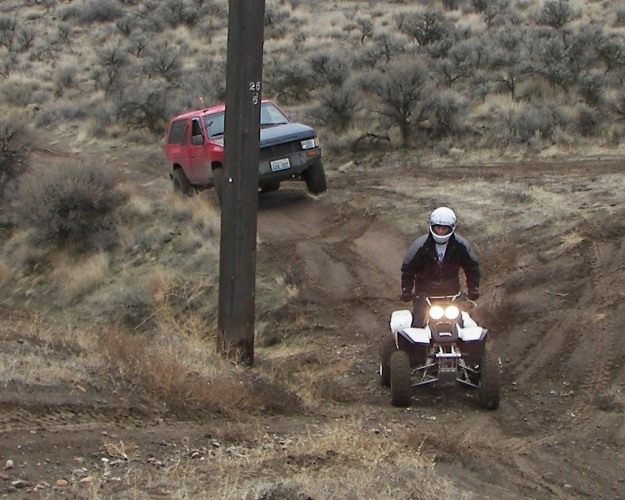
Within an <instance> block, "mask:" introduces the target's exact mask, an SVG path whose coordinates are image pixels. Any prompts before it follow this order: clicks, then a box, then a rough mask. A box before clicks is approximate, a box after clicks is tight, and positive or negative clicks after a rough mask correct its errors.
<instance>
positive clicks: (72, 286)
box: [50, 251, 111, 303]
mask: <svg viewBox="0 0 625 500" xmlns="http://www.w3.org/2000/svg"><path fill="white" fill-rule="evenodd" d="M110 259H111V257H110V255H109V254H107V253H106V252H102V251H100V252H97V253H95V254H93V255H89V256H87V257H86V258H84V259H81V260H78V261H76V258H75V257H71V256H69V255H67V254H63V255H61V256H59V259H58V260H57V262H56V263H55V264H54V269H53V270H52V272H51V273H50V279H51V280H52V281H53V282H54V283H55V285H56V287H57V289H58V290H59V292H60V293H61V297H58V296H57V300H58V301H59V302H60V303H70V302H72V301H73V300H75V299H77V298H78V297H82V296H85V295H87V294H88V293H89V292H91V291H92V290H93V289H94V288H95V287H97V286H98V285H100V284H101V283H102V282H103V281H104V280H105V279H107V277H108V276H109V265H110ZM59 299H60V300H59Z"/></svg>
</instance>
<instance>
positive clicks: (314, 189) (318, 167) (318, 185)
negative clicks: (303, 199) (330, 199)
mask: <svg viewBox="0 0 625 500" xmlns="http://www.w3.org/2000/svg"><path fill="white" fill-rule="evenodd" d="M304 180H305V181H306V187H307V188H308V192H309V193H311V194H321V193H324V192H325V191H326V190H327V185H326V173H325V171H324V170H323V163H321V160H317V161H315V162H314V163H313V164H312V165H311V166H310V167H308V168H307V169H306V171H305V172H304Z"/></svg>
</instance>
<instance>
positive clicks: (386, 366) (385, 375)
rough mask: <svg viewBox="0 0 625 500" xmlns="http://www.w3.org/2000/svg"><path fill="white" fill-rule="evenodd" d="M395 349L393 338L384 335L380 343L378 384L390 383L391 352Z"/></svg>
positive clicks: (386, 384) (385, 385)
mask: <svg viewBox="0 0 625 500" xmlns="http://www.w3.org/2000/svg"><path fill="white" fill-rule="evenodd" d="M396 350H397V346H396V345H395V339H393V338H391V337H386V338H385V339H384V340H383V341H382V343H381V344H380V384H381V385H383V386H384V387H389V386H390V385H391V354H393V353H394V352H395V351H396Z"/></svg>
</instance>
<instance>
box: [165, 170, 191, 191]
mask: <svg viewBox="0 0 625 500" xmlns="http://www.w3.org/2000/svg"><path fill="white" fill-rule="evenodd" d="M171 182H172V184H173V186H174V193H177V194H179V195H180V196H193V194H194V192H195V190H194V189H193V186H192V185H191V183H190V182H189V180H188V179H187V176H186V175H184V172H183V171H182V169H181V168H177V169H175V170H174V171H173V172H172V173H171Z"/></svg>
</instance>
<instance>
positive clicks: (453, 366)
mask: <svg viewBox="0 0 625 500" xmlns="http://www.w3.org/2000/svg"><path fill="white" fill-rule="evenodd" d="M425 300H426V302H427V305H428V307H427V314H426V324H425V326H424V327H423V328H417V327H413V326H411V325H412V312H411V311H408V310H399V311H394V312H393V313H392V314H391V320H390V329H391V334H392V337H391V336H389V337H387V338H386V339H384V340H383V341H382V343H381V345H380V383H381V384H382V385H384V386H390V388H391V401H392V404H393V405H394V406H409V405H410V402H411V399H412V389H413V387H418V386H422V385H428V384H435V383H442V384H445V383H447V384H448V383H459V384H462V385H466V386H469V387H473V388H475V389H477V390H478V393H479V403H480V406H481V407H482V408H484V409H488V410H495V409H497V408H498V407H499V402H500V387H501V372H500V369H499V363H498V359H497V358H496V357H494V356H493V354H492V353H491V352H490V351H489V350H488V349H487V347H486V339H487V337H488V331H487V330H486V329H484V328H482V327H481V326H479V325H478V324H477V323H476V322H475V321H474V320H473V319H472V318H471V316H470V315H469V313H468V312H467V311H466V309H468V308H470V307H474V306H475V305H476V304H475V302H473V301H471V300H469V299H468V298H467V297H466V295H465V294H463V293H459V294H457V295H453V296H443V297H427V298H426V299H425Z"/></svg>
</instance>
